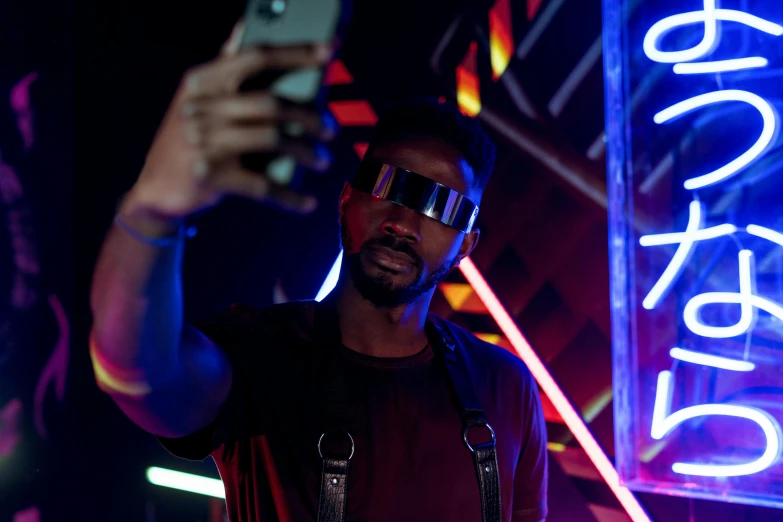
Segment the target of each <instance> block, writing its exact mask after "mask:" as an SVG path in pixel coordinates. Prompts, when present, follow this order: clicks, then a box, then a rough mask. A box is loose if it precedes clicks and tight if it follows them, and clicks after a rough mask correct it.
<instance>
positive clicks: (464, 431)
mask: <svg viewBox="0 0 783 522" xmlns="http://www.w3.org/2000/svg"><path fill="white" fill-rule="evenodd" d="M482 426H483V427H484V428H487V429H488V430H489V433H490V434H491V435H492V442H491V443H489V442H485V443H483V444H479V446H485V445H487V444H492V446H491V447H493V448H494V447H495V442H496V439H495V430H493V429H492V426H490V425H489V423H488V422H487V421H481V422H478V423H477V424H474V425H472V426H465V427H464V428H462V440H463V441H464V442H465V446H467V448H468V450H470V452H471V453H476V448H475V447H473V446H471V444H470V441H468V430H469V429H470V428H478V427H482Z"/></svg>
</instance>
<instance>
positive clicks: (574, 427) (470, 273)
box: [459, 258, 651, 522]
mask: <svg viewBox="0 0 783 522" xmlns="http://www.w3.org/2000/svg"><path fill="white" fill-rule="evenodd" d="M459 269H460V271H461V272H462V275H464V276H465V279H467V280H468V282H469V283H470V285H471V286H472V287H473V289H474V290H475V291H476V294H478V296H479V298H480V299H481V300H482V301H483V302H484V306H486V307H487V310H489V313H490V314H491V315H492V317H493V318H494V319H495V322H496V323H497V324H498V326H499V327H500V329H501V330H502V331H503V334H504V335H505V336H506V338H507V339H508V340H509V342H510V343H511V345H512V346H513V347H514V349H515V350H516V352H517V354H518V355H519V357H520V358H521V359H522V361H524V363H525V364H526V365H527V367H528V368H530V371H531V373H532V374H533V376H534V377H535V379H536V381H537V382H538V384H539V385H540V386H541V389H542V390H544V393H545V394H546V395H547V397H549V400H550V401H552V404H553V405H554V406H555V408H556V409H557V411H558V413H560V416H561V417H562V418H563V421H564V422H565V424H566V426H568V429H570V430H571V433H573V434H574V437H575V438H576V440H577V441H579V444H581V445H582V448H583V449H584V450H585V453H587V456H588V457H590V460H592V461H593V464H594V465H595V467H596V469H597V470H598V473H600V474H601V476H602V477H603V479H604V480H605V481H606V483H607V484H608V485H609V487H610V488H611V489H612V491H613V492H614V494H615V496H616V497H617V500H619V501H620V504H621V505H622V506H623V507H624V508H625V510H626V511H627V512H628V516H629V517H631V520H632V521H633V522H651V520H650V517H649V516H647V513H646V512H645V511H644V508H643V507H642V506H641V504H639V501H638V500H636V497H634V495H633V493H631V491H630V490H628V488H624V487H622V486H621V485H620V478H619V477H618V475H617V470H615V469H614V466H613V465H612V462H611V461H610V460H609V458H608V457H607V456H606V453H604V450H603V448H601V445H600V444H598V441H597V440H595V437H594V436H593V434H592V433H591V432H590V429H589V428H588V427H587V424H585V421H584V419H582V416H581V415H580V414H579V412H578V411H577V410H576V409H575V408H574V406H573V405H572V404H571V401H569V400H568V397H566V396H565V394H564V393H563V390H561V389H560V386H558V384H557V382H556V381H555V379H554V378H553V377H552V374H551V373H549V369H548V368H547V367H546V366H545V365H544V363H543V362H542V361H541V359H540V358H539V357H538V354H536V352H535V351H534V350H533V348H532V347H531V346H530V343H529V342H528V341H527V339H525V336H524V335H523V334H522V332H521V331H520V330H519V327H517V325H516V323H515V322H514V320H513V319H512V318H511V316H510V315H509V314H508V312H507V311H506V309H505V307H504V306H503V304H502V303H501V302H500V300H498V298H497V296H496V295H495V292H493V291H492V288H490V286H489V284H487V281H486V280H485V279H484V276H482V275H481V272H479V270H478V268H476V265H474V264H473V261H472V260H471V259H470V258H465V259H463V260H462V262H461V263H460V265H459Z"/></svg>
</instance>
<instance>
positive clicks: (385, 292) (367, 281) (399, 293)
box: [341, 225, 457, 308]
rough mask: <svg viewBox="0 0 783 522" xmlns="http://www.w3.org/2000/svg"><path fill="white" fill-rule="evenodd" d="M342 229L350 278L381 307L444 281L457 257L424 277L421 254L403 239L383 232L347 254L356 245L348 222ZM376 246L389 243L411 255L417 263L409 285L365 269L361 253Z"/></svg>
mask: <svg viewBox="0 0 783 522" xmlns="http://www.w3.org/2000/svg"><path fill="white" fill-rule="evenodd" d="M341 231H342V239H343V243H344V244H343V247H344V249H343V250H344V253H343V256H344V257H343V263H344V264H345V266H346V267H347V268H348V273H349V275H350V276H351V280H352V281H353V284H354V286H355V287H356V289H357V290H358V291H359V294H361V296H362V297H364V298H365V299H367V300H368V301H370V302H371V303H372V304H374V305H375V306H377V307H379V308H392V307H396V306H400V305H404V304H408V303H411V302H413V301H415V300H416V299H418V298H419V297H421V296H422V295H424V294H425V293H427V292H429V291H430V290H432V288H434V287H435V285H437V284H438V283H440V282H441V281H443V280H444V279H445V278H446V276H447V275H448V274H449V272H450V271H451V269H452V268H454V265H456V263H457V259H456V257H455V258H453V259H451V260H448V261H446V262H445V263H443V264H442V265H440V266H438V267H437V268H436V269H435V270H434V271H433V272H432V273H431V274H430V275H429V276H427V277H426V278H424V279H422V262H421V258H420V257H419V255H418V254H417V253H416V252H415V251H414V250H413V249H412V248H411V246H410V244H408V242H407V241H405V240H404V239H400V238H396V237H394V236H383V237H380V238H378V239H372V240H370V241H367V242H366V243H364V244H363V245H362V246H361V248H360V249H359V251H358V252H354V253H352V254H347V253H345V252H349V251H352V250H354V249H353V248H352V242H351V238H350V237H349V236H348V234H347V230H346V227H345V225H343V226H342V227H341ZM375 247H387V248H390V249H392V250H395V251H397V252H400V253H403V254H407V255H408V256H410V257H411V259H412V260H413V265H414V274H413V278H412V279H413V280H412V282H411V284H409V285H407V286H404V285H400V284H396V283H393V282H392V281H391V279H390V278H389V277H386V276H384V275H383V274H381V275H376V276H372V275H370V274H368V273H367V272H365V270H364V268H363V266H362V259H361V257H362V255H365V256H366V255H368V254H369V253H370V250H371V249H373V248H375Z"/></svg>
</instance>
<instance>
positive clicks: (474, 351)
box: [430, 315, 533, 381]
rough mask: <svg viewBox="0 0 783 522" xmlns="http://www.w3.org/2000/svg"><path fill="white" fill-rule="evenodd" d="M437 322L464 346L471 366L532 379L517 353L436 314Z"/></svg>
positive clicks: (434, 317)
mask: <svg viewBox="0 0 783 522" xmlns="http://www.w3.org/2000/svg"><path fill="white" fill-rule="evenodd" d="M430 317H432V318H433V319H434V321H435V323H436V324H437V325H438V326H440V327H441V328H445V329H446V330H448V332H449V333H450V334H451V335H452V337H454V339H455V341H457V343H458V344H459V345H460V346H461V347H462V349H463V351H464V353H465V356H466V357H467V358H468V362H469V364H470V365H471V366H482V367H486V368H487V369H494V370H497V371H499V372H502V373H503V372H512V373H514V374H516V375H518V376H519V377H521V378H522V380H524V381H532V380H533V375H532V374H531V372H530V369H529V368H528V367H527V365H526V364H525V363H524V362H523V361H522V359H520V358H519V356H518V355H517V354H515V353H512V352H510V351H509V350H506V349H505V348H502V347H500V346H498V345H495V344H492V343H490V342H487V341H485V340H483V339H481V338H479V337H478V336H476V335H475V334H474V333H472V332H470V331H468V330H466V329H465V328H463V327H461V326H458V325H456V324H454V323H453V322H451V321H449V320H446V319H443V318H442V317H438V316H435V315H431V316H430Z"/></svg>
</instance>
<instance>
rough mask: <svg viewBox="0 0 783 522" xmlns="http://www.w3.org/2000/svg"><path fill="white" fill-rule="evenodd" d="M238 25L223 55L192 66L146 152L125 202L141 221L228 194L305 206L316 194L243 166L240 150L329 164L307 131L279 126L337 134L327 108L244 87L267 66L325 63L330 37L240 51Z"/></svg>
mask: <svg viewBox="0 0 783 522" xmlns="http://www.w3.org/2000/svg"><path fill="white" fill-rule="evenodd" d="M241 32H242V28H241V25H238V26H237V27H236V28H235V30H234V33H233V34H232V36H231V38H230V39H229V41H228V42H227V43H226V45H225V46H224V49H223V51H222V52H221V54H220V56H219V57H218V58H217V59H215V60H213V61H211V62H209V63H206V64H203V65H200V66H197V67H195V68H193V69H192V70H190V71H188V72H187V73H186V74H185V76H184V78H183V80H182V82H181V84H180V87H179V89H178V91H177V94H176V95H175V97H174V100H173V102H172V104H171V106H170V107H169V110H168V112H167V114H166V116H165V118H164V120H163V123H162V124H161V127H160V128H159V130H158V133H157V135H156V137H155V140H154V142H153V144H152V147H151V148H150V151H149V153H148V155H147V159H146V162H145V165H144V168H143V169H142V172H141V175H140V176H139V178H138V180H137V181H136V183H135V185H134V187H133V188H132V189H131V191H130V192H129V193H128V196H127V197H126V199H125V200H124V202H123V208H124V210H125V211H126V212H128V213H130V214H133V215H135V216H136V217H137V218H140V219H141V220H142V221H145V220H146V221H147V222H149V221H150V220H154V221H157V222H159V223H161V224H168V225H170V226H175V225H177V224H179V223H180V222H181V221H182V220H183V219H185V218H187V217H188V216H191V215H193V214H196V213H199V212H202V211H204V210H207V209H209V208H211V207H213V206H215V205H216V204H217V203H218V202H219V201H220V200H221V199H222V198H223V197H225V196H227V195H233V196H240V197H245V198H249V199H253V200H256V201H259V202H263V203H266V204H271V205H274V206H278V207H281V208H283V209H285V210H289V211H294V212H301V213H307V212H310V211H312V210H313V209H315V206H316V201H315V199H314V198H313V197H311V196H305V195H302V194H299V193H297V192H294V191H292V190H290V189H287V188H285V187H282V186H279V185H276V184H275V183H273V182H272V181H271V180H270V179H269V178H268V177H267V176H265V175H264V174H259V173H256V172H251V171H249V170H246V169H244V168H243V167H242V165H241V163H240V155H242V154H247V153H253V152H265V153H273V154H274V153H279V154H285V155H290V156H293V157H294V158H295V159H296V160H297V162H298V163H300V164H301V165H304V166H306V167H309V168H312V169H314V170H325V169H326V168H327V167H328V166H329V160H328V159H327V158H324V157H321V156H319V155H318V153H317V152H316V150H317V149H316V147H314V146H312V145H311V144H309V143H308V141H306V140H305V139H295V138H289V137H287V136H285V135H284V134H282V133H281V131H280V129H281V127H283V126H285V125H286V124H294V125H296V126H297V127H299V128H302V129H304V132H305V134H306V137H308V138H311V139H312V138H315V140H320V141H326V140H329V139H331V138H332V137H333V136H334V131H335V129H332V128H330V127H329V126H328V125H327V124H326V123H325V122H324V119H323V117H322V115H320V114H318V113H315V112H313V111H310V110H307V109H305V108H303V107H299V106H293V105H291V104H290V103H284V102H282V101H281V100H280V99H278V98H276V97H275V96H274V95H273V94H272V93H271V92H269V91H263V90H262V91H254V92H239V87H240V85H241V84H242V83H243V82H244V81H245V80H247V79H248V78H252V77H255V76H257V75H258V74H259V73H262V72H270V71H272V72H273V73H281V72H284V71H286V70H291V69H298V68H304V67H313V66H320V65H323V64H324V63H325V62H326V61H328V60H329V58H330V56H331V48H329V47H328V46H324V45H312V46H296V47H279V48H265V49H252V50H246V51H242V52H237V48H238V46H239V41H240V39H241Z"/></svg>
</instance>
